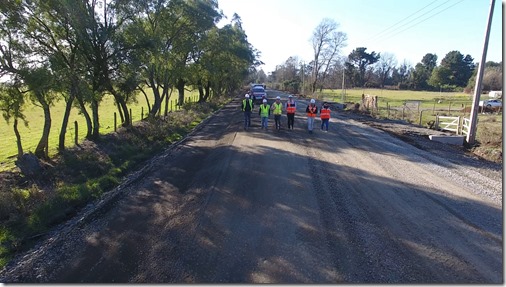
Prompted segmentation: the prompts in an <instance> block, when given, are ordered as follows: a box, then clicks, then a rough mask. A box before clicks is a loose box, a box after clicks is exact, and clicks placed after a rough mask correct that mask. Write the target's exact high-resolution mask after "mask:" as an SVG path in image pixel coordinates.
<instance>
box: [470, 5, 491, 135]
mask: <svg viewBox="0 0 506 287" xmlns="http://www.w3.org/2000/svg"><path fill="white" fill-rule="evenodd" d="M494 4H495V0H491V1H490V12H489V14H488V23H487V29H486V31H485V43H484V44H483V52H482V54H481V61H480V66H479V68H478V74H477V75H476V83H475V85H474V95H473V106H472V109H471V123H470V125H469V133H468V134H467V137H466V142H467V144H468V145H473V144H474V141H475V139H476V125H477V122H478V108H479V102H480V95H481V82H482V80H483V71H485V63H486V60H487V49H488V38H489V35H490V26H491V25H492V15H493V14H494Z"/></svg>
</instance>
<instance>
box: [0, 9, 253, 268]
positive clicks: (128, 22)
mask: <svg viewBox="0 0 506 287" xmlns="http://www.w3.org/2000/svg"><path fill="white" fill-rule="evenodd" d="M222 18H223V15H222V13H221V11H220V9H219V8H218V2H217V1H172V0H164V1H158V0H156V1H155V0H148V1H136V0H126V1H115V0H112V1H103V0H89V1H63V0H56V1H49V2H48V1H40V0H34V1H11V0H6V1H3V2H2V5H0V24H1V25H0V39H1V40H0V114H1V115H2V118H3V120H4V122H2V123H1V124H0V133H1V134H2V137H0V144H1V146H2V148H1V149H0V162H1V166H0V170H1V171H2V172H0V182H1V185H0V267H1V266H3V265H4V264H6V262H7V261H8V258H9V257H10V256H11V255H12V254H14V252H16V251H18V250H21V249H23V248H25V247H26V246H29V243H30V242H32V241H33V240H36V239H37V238H40V237H41V236H43V235H45V234H46V232H47V231H48V230H49V229H50V228H51V227H52V226H54V225H55V224H57V223H60V222H62V221H64V220H65V219H67V218H69V217H71V216H72V215H73V214H75V213H76V212H77V211H78V210H79V209H80V208H82V207H83V206H85V205H87V204H88V203H90V202H91V201H93V200H94V199H97V198H99V197H100V196H101V195H102V194H103V193H104V192H107V191H109V190H111V189H112V188H114V187H115V186H116V185H117V184H118V183H119V182H120V181H121V180H122V178H123V177H124V176H126V175H127V174H128V173H129V172H131V171H132V170H135V169H136V168H137V167H138V166H139V165H140V164H142V163H143V162H145V161H146V160H148V159H149V158H151V157H152V156H153V155H155V154H157V153H158V152H160V151H161V150H162V149H163V148H165V147H167V146H168V145H170V144H171V143H174V142H175V141H177V140H179V139H181V138H182V137H183V136H184V135H185V134H186V133H187V132H188V131H189V130H191V129H192V128H193V127H195V126H196V125H197V124H198V123H199V122H201V121H202V119H204V118H205V117H207V116H208V115H209V114H210V113H211V112H212V111H214V110H216V109H217V108H218V107H219V106H220V105H222V104H223V103H224V102H226V101H228V100H229V99H230V98H232V97H233V96H234V95H236V94H237V91H238V90H241V89H242V87H243V83H244V79H245V77H246V76H247V75H248V73H249V72H250V71H251V70H252V69H255V67H257V66H258V65H260V63H261V62H259V60H258V56H259V53H258V52H257V51H256V50H255V49H254V48H253V46H252V45H251V44H250V43H249V42H248V41H247V36H246V33H245V32H244V30H243V29H242V26H241V19H240V17H239V16H237V15H235V17H233V18H232V19H230V21H229V23H225V24H224V25H220V26H221V27H218V25H217V23H218V22H219V21H220V20H221V19H222ZM114 115H116V123H114ZM75 122H77V123H78V125H77V126H78V131H77V132H76V129H75V126H74V124H75ZM115 128H116V132H114V130H115ZM76 136H77V138H76Z"/></svg>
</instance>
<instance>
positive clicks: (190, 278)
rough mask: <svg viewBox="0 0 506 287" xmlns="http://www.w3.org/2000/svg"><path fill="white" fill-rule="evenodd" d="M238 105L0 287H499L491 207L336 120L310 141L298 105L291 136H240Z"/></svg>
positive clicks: (390, 145)
mask: <svg viewBox="0 0 506 287" xmlns="http://www.w3.org/2000/svg"><path fill="white" fill-rule="evenodd" d="M275 95H276V93H275V92H271V93H270V96H275ZM284 99H285V96H284V98H283V100H284ZM238 105H239V104H238V100H236V101H234V102H233V103H232V104H230V105H228V106H227V107H225V108H224V109H223V110H222V111H220V112H219V113H218V114H217V115H216V116H215V117H214V118H212V119H211V120H210V121H209V122H208V123H207V125H205V126H204V127H203V128H202V129H201V130H199V131H198V132H196V133H195V134H194V135H193V136H191V137H190V138H189V139H188V140H186V141H184V142H183V143H182V144H181V145H180V146H178V147H177V148H175V149H173V150H172V151H171V152H170V153H168V154H167V155H166V156H164V157H162V158H161V159H159V160H158V161H157V162H156V163H155V164H154V165H153V168H152V169H151V170H150V171H149V172H148V173H146V175H145V176H143V177H142V178H141V179H139V180H138V181H137V182H136V183H135V184H133V185H132V186H130V187H129V188H128V189H127V190H126V191H125V192H124V194H123V195H122V197H121V199H119V200H117V201H116V202H115V203H114V204H112V205H111V207H110V208H109V209H107V210H106V211H104V212H101V213H99V214H98V215H96V216H95V217H94V218H93V219H91V220H89V222H87V223H86V224H84V225H82V226H80V227H79V228H76V229H74V231H72V232H71V233H69V234H67V235H65V236H64V242H63V243H60V242H59V241H57V242H56V243H53V244H52V245H51V247H50V248H48V251H46V252H45V253H44V254H36V255H33V256H32V257H33V258H37V259H33V260H32V261H30V262H29V263H27V264H31V265H30V266H31V270H32V271H31V272H29V273H24V274H23V273H21V274H20V273H19V272H18V274H17V275H15V276H14V275H13V274H15V273H10V274H11V275H6V274H9V273H8V272H4V273H3V276H4V277H3V279H4V280H5V281H8V282H86V283H92V282H102V283H105V282H146V283H147V282H149V283H341V282H345V283H387V282H389V283H502V282H503V254H502V252H503V247H502V246H503V244H502V207H501V202H491V201H490V200H487V199H485V198H482V197H479V196H478V195H475V194H474V193H473V185H472V184H470V183H468V182H466V181H465V180H464V181H463V180H461V178H460V177H459V176H457V175H454V174H453V171H452V168H451V166H449V165H446V164H445V163H444V159H434V158H432V157H431V156H429V155H428V154H427V153H426V152H424V151H421V150H418V149H415V148H413V147H412V146H410V145H408V144H406V143H404V142H402V141H400V140H398V139H396V138H393V137H391V136H389V135H388V134H386V133H384V132H381V131H379V130H376V129H373V128H370V127H368V126H366V125H363V124H360V123H358V122H355V121H353V120H349V119H346V118H344V117H341V116H340V115H338V114H337V113H336V112H333V113H332V116H333V118H332V119H331V122H330V130H329V132H328V133H324V132H321V131H319V128H317V129H316V131H315V133H314V134H312V135H310V134H308V133H307V132H306V130H305V129H306V122H305V116H304V113H303V111H304V110H305V107H306V105H305V101H300V102H299V107H298V116H297V118H296V124H295V126H296V128H295V130H293V131H290V130H286V129H284V130H281V131H275V130H273V129H271V130H269V131H267V132H265V131H262V130H260V120H259V118H258V115H255V116H254V117H253V127H252V128H251V129H250V130H248V131H243V129H242V114H241V112H240V111H238ZM316 123H317V124H319V120H317V121H316ZM269 124H270V126H271V127H272V126H273V125H274V121H273V119H271V120H270V122H269ZM283 125H284V127H286V118H285V117H284V116H283ZM452 178H453V179H452ZM474 184H476V183H474ZM501 185H502V183H500V182H499V183H496V184H495V185H493V186H491V187H490V190H491V192H500V190H499V191H497V188H501ZM12 272H14V271H12ZM0 278H2V277H0Z"/></svg>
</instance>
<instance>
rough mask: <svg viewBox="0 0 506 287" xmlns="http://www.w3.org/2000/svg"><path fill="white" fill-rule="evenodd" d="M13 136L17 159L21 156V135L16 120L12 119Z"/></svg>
mask: <svg viewBox="0 0 506 287" xmlns="http://www.w3.org/2000/svg"><path fill="white" fill-rule="evenodd" d="M13 128H14V134H15V135H16V144H17V146H18V159H19V158H21V156H22V155H23V145H22V144H21V134H20V133H19V130H18V119H17V118H14V125H13Z"/></svg>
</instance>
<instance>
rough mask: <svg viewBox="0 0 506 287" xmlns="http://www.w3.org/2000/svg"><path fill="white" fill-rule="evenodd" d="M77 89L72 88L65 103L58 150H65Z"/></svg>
mask: <svg viewBox="0 0 506 287" xmlns="http://www.w3.org/2000/svg"><path fill="white" fill-rule="evenodd" d="M75 89H76V88H75V86H73V87H72V88H70V95H69V98H68V100H67V104H66V105H65V113H64V114H63V120H62V124H61V130H60V138H59V140H58V150H59V151H63V150H65V134H66V133H67V125H68V122H69V117H70V111H71V110H72V102H73V101H74V98H75V94H76V91H75Z"/></svg>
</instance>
